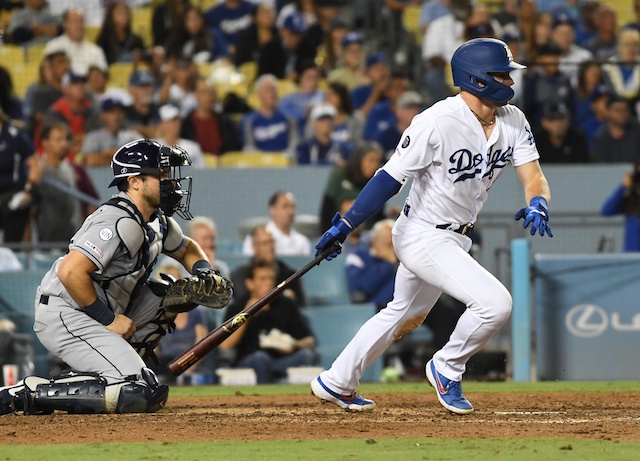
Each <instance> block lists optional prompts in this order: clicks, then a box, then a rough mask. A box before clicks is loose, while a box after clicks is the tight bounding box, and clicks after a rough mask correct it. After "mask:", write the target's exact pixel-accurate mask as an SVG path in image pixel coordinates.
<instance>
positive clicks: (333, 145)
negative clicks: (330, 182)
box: [296, 103, 352, 165]
mask: <svg viewBox="0 0 640 461" xmlns="http://www.w3.org/2000/svg"><path fill="white" fill-rule="evenodd" d="M335 116H336V109H335V108H334V107H333V106H332V105H331V104H328V103H320V104H318V105H316V106H315V107H314V108H313V110H312V111H311V115H310V116H309V122H310V123H311V127H312V130H313V137H312V138H310V139H307V140H304V141H301V142H300V143H299V144H298V146H297V148H296V160H297V163H298V164H299V165H343V164H344V163H345V160H346V157H347V155H348V153H350V151H351V150H352V149H351V148H350V147H349V146H348V145H345V144H344V143H341V142H336V141H333V140H331V132H332V131H333V124H334V119H335Z"/></svg>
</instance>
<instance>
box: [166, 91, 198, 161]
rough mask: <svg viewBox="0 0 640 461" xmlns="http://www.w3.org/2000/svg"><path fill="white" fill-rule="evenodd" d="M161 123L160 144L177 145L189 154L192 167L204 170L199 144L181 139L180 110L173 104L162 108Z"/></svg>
mask: <svg viewBox="0 0 640 461" xmlns="http://www.w3.org/2000/svg"><path fill="white" fill-rule="evenodd" d="M158 113H159V114H160V123H159V124H158V135H159V139H158V142H160V143H162V144H165V145H167V146H173V145H177V146H180V147H182V148H183V149H184V150H186V151H187V152H188V153H189V157H190V158H191V166H193V167H194V168H204V167H205V163H204V154H203V153H202V149H200V145H199V144H198V143H197V142H193V141H190V140H188V139H184V138H181V137H180V130H181V128H182V120H181V119H180V109H178V108H177V107H176V106H174V105H171V104H166V105H164V106H162V107H160V109H159V111H158Z"/></svg>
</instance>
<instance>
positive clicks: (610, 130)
mask: <svg viewBox="0 0 640 461" xmlns="http://www.w3.org/2000/svg"><path fill="white" fill-rule="evenodd" d="M593 161H594V162H596V163H631V162H638V161H640V124H639V123H638V121H637V120H636V119H635V117H632V116H631V108H630V107H629V102H628V101H627V100H626V99H624V98H622V97H620V96H615V95H614V96H611V97H609V100H608V103H607V115H606V119H605V124H604V126H603V127H602V128H600V129H599V130H598V132H597V133H596V134H595V137H594V139H593Z"/></svg>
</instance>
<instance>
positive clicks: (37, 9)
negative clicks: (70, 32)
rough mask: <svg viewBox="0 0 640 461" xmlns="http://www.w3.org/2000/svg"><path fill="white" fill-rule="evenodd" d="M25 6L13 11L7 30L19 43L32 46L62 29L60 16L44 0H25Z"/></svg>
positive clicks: (43, 41) (45, 40) (16, 42)
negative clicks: (50, 9) (53, 12)
mask: <svg viewBox="0 0 640 461" xmlns="http://www.w3.org/2000/svg"><path fill="white" fill-rule="evenodd" d="M23 3H24V7H23V8H20V9H19V10H15V11H13V12H12V13H11V18H10V19H9V24H8V26H7V32H9V35H11V40H12V41H13V43H15V44H17V45H22V46H24V47H30V46H31V45H36V44H39V43H46V42H47V41H49V40H51V39H52V38H54V37H55V36H57V35H58V34H59V33H60V32H61V30H62V24H61V23H60V18H59V17H57V16H55V15H54V14H52V13H51V11H49V7H48V6H47V2H46V1H44V0H24V2H23Z"/></svg>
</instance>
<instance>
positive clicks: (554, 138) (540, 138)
mask: <svg viewBox="0 0 640 461" xmlns="http://www.w3.org/2000/svg"><path fill="white" fill-rule="evenodd" d="M534 134H535V140H536V147H537V148H538V152H539V153H540V163H587V162H589V149H588V148H587V140H586V137H585V135H584V133H582V131H581V130H580V129H579V128H576V127H574V126H572V125H571V111H570V110H569V108H568V107H567V106H566V105H565V104H564V103H563V102H555V101H548V102H547V103H546V104H545V105H544V108H543V112H542V119H541V120H540V129H539V130H536V131H534Z"/></svg>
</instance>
